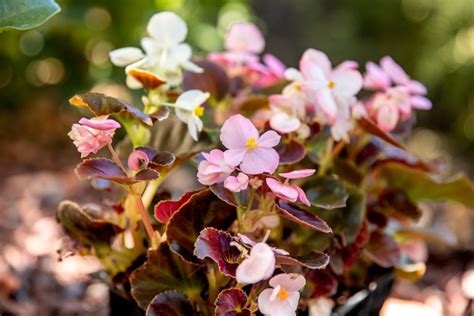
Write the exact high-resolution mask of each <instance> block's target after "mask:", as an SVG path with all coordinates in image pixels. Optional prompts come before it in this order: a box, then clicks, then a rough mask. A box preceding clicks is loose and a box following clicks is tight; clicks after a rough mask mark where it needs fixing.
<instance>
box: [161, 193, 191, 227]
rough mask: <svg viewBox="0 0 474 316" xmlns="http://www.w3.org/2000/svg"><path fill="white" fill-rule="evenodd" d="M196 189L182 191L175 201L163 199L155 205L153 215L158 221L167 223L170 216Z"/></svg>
mask: <svg viewBox="0 0 474 316" xmlns="http://www.w3.org/2000/svg"><path fill="white" fill-rule="evenodd" d="M197 192H198V191H190V192H186V193H184V194H183V195H182V196H181V197H180V198H179V199H178V200H177V201H172V200H163V201H160V202H158V204H156V205H155V217H156V219H157V220H158V222H160V223H167V222H168V221H169V219H170V218H171V216H173V214H174V213H175V212H176V211H177V210H178V209H179V208H180V207H181V205H183V204H184V203H186V202H187V201H188V200H189V199H190V198H191V196H192V195H193V194H195V193H197Z"/></svg>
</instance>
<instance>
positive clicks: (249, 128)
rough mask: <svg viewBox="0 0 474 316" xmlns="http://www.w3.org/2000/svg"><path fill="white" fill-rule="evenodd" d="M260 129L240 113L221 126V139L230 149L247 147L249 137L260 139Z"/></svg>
mask: <svg viewBox="0 0 474 316" xmlns="http://www.w3.org/2000/svg"><path fill="white" fill-rule="evenodd" d="M258 136H259V134H258V130H257V128H256V127H255V126H254V125H253V124H252V122H251V121H250V120H249V119H248V118H246V117H243V116H242V115H240V114H237V115H233V116H231V117H230V118H228V119H227V120H226V121H225V122H224V124H223V125H222V128H221V134H220V139H221V142H222V144H224V146H225V147H227V148H228V149H242V148H245V145H246V143H247V139H249V138H255V140H257V139H258Z"/></svg>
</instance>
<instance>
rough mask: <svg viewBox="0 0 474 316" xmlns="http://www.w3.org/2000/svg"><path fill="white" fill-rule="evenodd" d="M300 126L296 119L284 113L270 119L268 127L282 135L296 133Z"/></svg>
mask: <svg viewBox="0 0 474 316" xmlns="http://www.w3.org/2000/svg"><path fill="white" fill-rule="evenodd" d="M300 125H301V122H300V120H299V119H298V118H297V117H294V116H291V115H288V114H287V113H285V112H277V113H275V114H273V115H272V117H271V118H270V127H271V128H273V129H274V130H276V131H279V132H280V133H283V134H287V133H291V132H294V131H296V130H297V129H298V128H299V127H300Z"/></svg>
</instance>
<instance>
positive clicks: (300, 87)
mask: <svg viewBox="0 0 474 316" xmlns="http://www.w3.org/2000/svg"><path fill="white" fill-rule="evenodd" d="M295 90H296V91H298V92H301V90H303V87H302V86H301V84H299V83H296V84H295Z"/></svg>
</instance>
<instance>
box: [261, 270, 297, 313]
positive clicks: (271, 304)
mask: <svg viewBox="0 0 474 316" xmlns="http://www.w3.org/2000/svg"><path fill="white" fill-rule="evenodd" d="M269 284H270V286H271V287H272V288H273V289H271V288H268V289H265V290H263V291H262V293H260V295H259V296H258V309H259V310H260V312H261V313H262V314H264V315H270V316H294V315H296V309H297V308H298V301H299V299H300V293H299V291H300V290H301V289H302V288H303V287H304V286H305V284H306V280H305V278H304V277H303V276H302V275H300V274H296V273H289V274H286V273H282V274H278V275H276V276H274V277H273V278H271V279H270V282H269Z"/></svg>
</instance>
